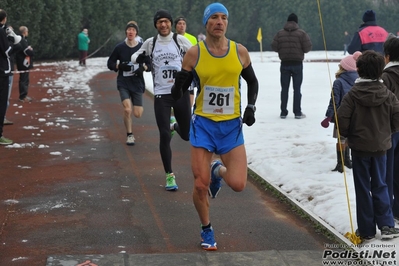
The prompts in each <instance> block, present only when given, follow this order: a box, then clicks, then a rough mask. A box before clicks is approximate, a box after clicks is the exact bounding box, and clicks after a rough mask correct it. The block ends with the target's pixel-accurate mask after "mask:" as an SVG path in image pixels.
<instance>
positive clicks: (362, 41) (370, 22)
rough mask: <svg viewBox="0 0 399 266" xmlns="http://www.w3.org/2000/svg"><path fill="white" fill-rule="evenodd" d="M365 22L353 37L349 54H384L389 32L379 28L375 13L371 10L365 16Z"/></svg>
mask: <svg viewBox="0 0 399 266" xmlns="http://www.w3.org/2000/svg"><path fill="white" fill-rule="evenodd" d="M363 22H364V23H363V24H362V25H360V27H359V30H358V31H357V32H355V34H354V35H353V37H352V41H351V43H350V44H349V46H348V53H350V54H353V53H354V52H356V51H360V52H363V51H366V50H374V51H376V52H379V53H381V54H384V49H383V45H384V42H385V40H386V39H387V37H388V32H387V31H386V30H385V29H384V28H382V27H380V26H377V22H376V18H375V12H374V11H373V10H371V9H370V10H367V11H366V12H365V13H364V14H363Z"/></svg>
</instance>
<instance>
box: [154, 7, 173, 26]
mask: <svg viewBox="0 0 399 266" xmlns="http://www.w3.org/2000/svg"><path fill="white" fill-rule="evenodd" d="M161 18H167V19H169V20H170V23H172V25H173V19H172V15H171V14H170V13H169V11H168V10H165V9H160V10H158V11H157V13H155V16H154V27H155V28H156V27H157V21H158V19H161Z"/></svg>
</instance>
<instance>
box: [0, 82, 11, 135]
mask: <svg viewBox="0 0 399 266" xmlns="http://www.w3.org/2000/svg"><path fill="white" fill-rule="evenodd" d="M8 82H9V77H8V76H0V137H2V136H3V126H4V117H5V115H6V110H7V101H8Z"/></svg>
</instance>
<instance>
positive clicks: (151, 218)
mask: <svg viewBox="0 0 399 266" xmlns="http://www.w3.org/2000/svg"><path fill="white" fill-rule="evenodd" d="M60 75H62V73H60V72H59V71H55V70H54V69H52V67H51V66H50V67H48V68H44V70H43V71H40V72H32V73H31V87H30V95H31V96H32V97H33V98H34V100H33V101H32V102H31V103H23V104H21V103H18V101H17V99H18V98H17V97H18V96H17V91H18V88H17V83H18V82H17V80H18V74H17V75H15V77H14V87H13V94H12V99H11V107H10V110H11V111H9V113H10V115H8V117H7V118H9V119H10V120H13V121H14V125H11V126H5V128H4V130H5V136H7V137H10V138H12V139H13V140H14V141H15V142H17V143H25V145H23V146H21V147H20V148H6V147H0V159H1V167H0V203H1V204H0V222H1V228H0V241H1V242H0V265H1V266H3V265H4V266H9V265H46V264H47V265H88V266H89V265H111V263H114V264H112V265H124V266H125V265H138V264H137V263H136V264H135V263H133V262H131V264H129V259H127V258H126V256H127V255H130V258H134V256H136V258H137V256H141V257H139V258H138V260H139V261H142V262H143V264H142V265H191V264H190V263H188V262H187V261H186V262H187V263H186V264H178V263H177V262H176V261H174V263H171V264H168V263H167V262H166V261H165V260H167V258H175V259H176V258H177V260H181V259H182V257H184V256H187V257H189V256H191V257H190V259H192V260H193V262H194V263H195V264H192V265H203V264H199V261H200V260H203V259H204V256H205V258H207V260H208V262H207V263H205V264H204V265H233V264H234V263H233V262H231V261H230V262H228V261H229V258H230V259H232V258H235V256H237V254H241V255H242V254H246V255H245V256H244V257H245V258H246V261H251V260H252V261H254V258H255V257H262V258H263V256H270V257H273V255H276V254H277V253H278V254H280V255H281V254H285V255H284V256H288V257H291V258H295V257H297V258H298V257H301V256H302V255H303V254H308V255H305V257H307V256H310V257H311V256H313V257H314V256H315V257H316V260H317V257H319V258H320V261H321V254H322V251H323V249H324V244H325V243H331V242H332V241H331V240H329V239H327V238H326V237H325V236H323V235H321V234H319V233H317V232H316V229H315V228H314V226H313V225H312V224H311V223H309V222H308V221H307V220H305V219H303V218H301V217H299V216H298V215H297V214H295V213H294V212H293V211H292V209H291V207H290V206H288V205H286V204H285V203H282V202H280V200H279V199H277V198H275V197H274V196H273V195H271V194H270V192H267V191H265V190H264V189H263V188H262V187H261V186H260V185H259V184H258V183H257V182H256V181H254V180H252V178H249V179H248V183H247V187H246V189H245V190H244V191H242V192H240V193H236V192H234V191H232V190H231V189H229V188H228V187H227V186H226V185H225V184H224V186H223V187H222V190H221V192H220V193H219V195H218V197H217V198H216V199H210V206H211V222H212V225H213V227H214V229H215V237H216V241H217V243H218V251H216V252H205V251H203V250H202V249H201V247H200V245H199V244H200V222H199V219H198V216H197V213H196V211H195V208H194V205H193V202H192V189H193V177H192V174H191V168H190V153H189V150H190V147H189V143H188V142H185V141H183V140H181V139H180V137H179V136H178V135H177V134H176V135H175V136H174V137H173V139H172V150H173V169H174V173H175V175H176V180H177V183H178V185H179V190H178V191H176V192H169V191H165V189H164V186H165V175H164V172H163V167H162V162H161V158H160V154H159V150H158V143H159V140H158V138H159V137H158V130H157V126H156V123H155V117H154V111H153V99H152V96H151V95H150V94H148V93H147V94H145V96H144V114H143V116H142V117H141V118H140V119H136V118H134V119H133V124H134V135H135V138H136V145H135V146H127V145H125V141H126V132H125V130H124V125H123V117H122V115H123V110H122V107H121V103H120V99H119V94H118V92H117V90H116V81H115V78H116V74H115V73H113V72H104V73H101V74H99V75H97V76H95V77H93V79H92V80H91V81H90V88H91V92H86V93H82V92H77V91H75V92H74V91H73V90H72V91H68V92H65V93H64V95H63V98H62V100H60V101H57V102H51V103H49V102H43V101H41V100H40V99H42V98H44V97H45V96H46V92H47V90H48V88H43V87H42V86H41V83H42V81H43V80H44V79H48V78H52V79H55V78H57V77H58V76H60ZM61 91H62V90H61ZM20 106H21V107H20ZM22 113H24V114H25V115H21V114H22ZM26 126H31V127H34V129H26ZM254 126H255V127H256V124H255V125H254ZM265 252H266V253H265ZM287 252H288V253H287ZM298 252H299V253H298ZM307 252H308V253H307ZM309 252H310V253H309ZM210 253H212V254H211V255H210ZM218 254H219V255H218ZM228 254H231V256H230V255H228ZM309 254H311V255H309ZM315 254H316V255H315ZM162 255H164V256H162ZM166 255H168V256H166ZM90 256H94V257H90ZM210 256H213V257H212V258H213V259H214V260H215V263H210V262H209V261H212V259H210V258H211V257H210ZM99 258H102V259H103V261H104V263H103V264H101V263H98V261H99ZM121 258H122V260H121ZM144 258H147V261H146V260H145V259H144ZM196 258H197V259H198V261H196V262H195V260H196ZM241 258H242V257H241ZM218 259H219V260H224V261H225V262H226V264H223V263H220V262H219V264H218V263H216V260H218ZM106 260H107V261H108V262H107V263H105V261H106ZM63 261H64V264H63V263H62V262H63ZM94 261H97V262H96V264H95V262H94ZM117 261H121V262H120V264H118V263H119V262H117ZM155 261H156V262H155ZM162 261H164V262H165V263H163V264H162ZM172 261H173V259H172ZM234 261H237V260H234ZM244 261H245V260H244V259H243V264H234V265H255V264H251V263H249V264H247V263H246V262H244ZM91 263H93V264H91ZM108 263H109V264H108ZM158 263H159V264H158ZM232 263H233V264H232ZM319 263H320V262H319ZM264 265H266V264H264ZM267 265H272V264H267ZM275 265H295V263H294V264H289V263H287V264H281V263H277V264H275ZM296 265H311V264H300V263H296ZM315 265H316V264H315Z"/></svg>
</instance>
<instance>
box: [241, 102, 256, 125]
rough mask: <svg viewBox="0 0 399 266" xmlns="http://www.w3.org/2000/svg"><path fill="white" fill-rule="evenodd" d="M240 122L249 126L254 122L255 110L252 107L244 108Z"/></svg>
mask: <svg viewBox="0 0 399 266" xmlns="http://www.w3.org/2000/svg"><path fill="white" fill-rule="evenodd" d="M242 122H243V123H245V124H247V125H248V126H249V127H250V126H252V125H253V124H254V123H255V112H254V110H253V109H252V108H250V107H247V108H245V112H244V117H243V118H242Z"/></svg>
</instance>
